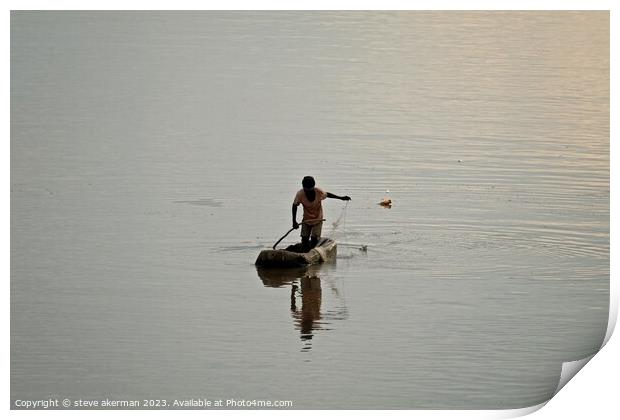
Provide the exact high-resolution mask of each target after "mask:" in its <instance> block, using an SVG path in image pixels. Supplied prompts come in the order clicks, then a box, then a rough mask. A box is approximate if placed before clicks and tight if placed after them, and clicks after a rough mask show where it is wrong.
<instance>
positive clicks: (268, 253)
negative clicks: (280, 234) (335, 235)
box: [255, 238, 337, 268]
mask: <svg viewBox="0 0 620 420" xmlns="http://www.w3.org/2000/svg"><path fill="white" fill-rule="evenodd" d="M336 249H337V247H336V241H334V240H333V239H330V238H321V240H320V241H319V243H318V244H317V245H316V246H315V247H314V248H312V249H311V250H310V251H308V252H302V249H301V244H295V245H291V246H288V247H287V248H286V249H265V250H262V251H261V252H260V254H259V255H258V258H257V259H256V263H255V264H256V265H257V266H259V267H273V268H287V267H305V266H307V265H312V264H319V263H323V262H327V261H333V260H335V259H336Z"/></svg>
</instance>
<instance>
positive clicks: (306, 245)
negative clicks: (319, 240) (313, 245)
mask: <svg viewBox="0 0 620 420" xmlns="http://www.w3.org/2000/svg"><path fill="white" fill-rule="evenodd" d="M301 248H302V249H303V251H304V252H308V251H310V236H302V237H301Z"/></svg>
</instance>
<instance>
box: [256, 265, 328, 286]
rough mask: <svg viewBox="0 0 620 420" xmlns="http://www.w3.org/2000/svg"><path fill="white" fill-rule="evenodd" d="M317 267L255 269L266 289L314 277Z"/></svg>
mask: <svg viewBox="0 0 620 420" xmlns="http://www.w3.org/2000/svg"><path fill="white" fill-rule="evenodd" d="M318 271H319V270H318V267H316V266H313V267H295V268H273V267H271V268H269V267H256V272H257V273H258V277H259V278H260V279H261V280H262V282H263V284H264V285H265V286H267V287H282V286H287V285H290V284H293V283H295V282H297V281H298V280H301V279H302V278H304V277H306V276H316V275H317V274H318Z"/></svg>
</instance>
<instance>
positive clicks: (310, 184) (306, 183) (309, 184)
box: [301, 176, 315, 190]
mask: <svg viewBox="0 0 620 420" xmlns="http://www.w3.org/2000/svg"><path fill="white" fill-rule="evenodd" d="M301 185H302V186H303V187H304V190H311V189H313V188H314V185H315V182H314V178H312V177H311V176H305V177H304V179H303V180H302V181H301Z"/></svg>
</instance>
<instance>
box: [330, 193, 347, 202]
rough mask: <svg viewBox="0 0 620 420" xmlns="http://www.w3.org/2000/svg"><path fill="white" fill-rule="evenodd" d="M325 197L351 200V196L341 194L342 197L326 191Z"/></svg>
mask: <svg viewBox="0 0 620 420" xmlns="http://www.w3.org/2000/svg"><path fill="white" fill-rule="evenodd" d="M327 198H337V199H338V200H343V201H350V200H351V197H349V196H348V195H343V196H342V197H340V196H339V195H336V194H332V193H330V192H328V193H327Z"/></svg>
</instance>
